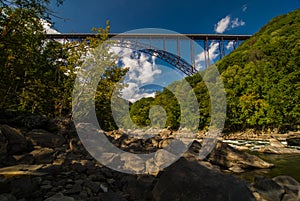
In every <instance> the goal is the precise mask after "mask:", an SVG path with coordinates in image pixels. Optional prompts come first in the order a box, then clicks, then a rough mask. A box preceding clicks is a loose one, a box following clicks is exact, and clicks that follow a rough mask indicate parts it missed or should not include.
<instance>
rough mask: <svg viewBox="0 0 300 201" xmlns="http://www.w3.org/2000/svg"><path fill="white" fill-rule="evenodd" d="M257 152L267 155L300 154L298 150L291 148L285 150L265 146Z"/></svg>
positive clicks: (284, 148)
mask: <svg viewBox="0 0 300 201" xmlns="http://www.w3.org/2000/svg"><path fill="white" fill-rule="evenodd" d="M258 152H261V153H267V154H300V150H298V149H292V148H286V147H283V148H281V147H272V146H266V147H261V148H260V149H259V150H258Z"/></svg>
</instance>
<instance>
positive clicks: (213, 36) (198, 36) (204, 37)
mask: <svg viewBox="0 0 300 201" xmlns="http://www.w3.org/2000/svg"><path fill="white" fill-rule="evenodd" d="M115 36H120V37H121V38H124V39H126V38H139V39H142V38H144V39H149V38H153V39H155V38H168V39H171V38H174V39H176V38H182V37H183V36H186V37H188V38H190V39H192V40H227V41H231V40H233V41H239V40H241V41H243V40H247V39H248V38H250V37H251V36H252V35H228V34H154V33H151V34H147V33H140V34H139V33H134V34H126V33H125V34H121V35H120V34H117V33H109V34H108V37H109V38H112V37H115ZM46 37H47V38H49V39H85V38H87V37H96V34H93V33H62V34H47V35H46Z"/></svg>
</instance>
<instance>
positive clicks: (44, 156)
mask: <svg viewBox="0 0 300 201" xmlns="http://www.w3.org/2000/svg"><path fill="white" fill-rule="evenodd" d="M53 153H54V150H53V149H51V148H47V147H44V148H40V149H35V150H33V151H32V152H30V154H31V155H32V156H33V157H34V159H35V163H36V164H42V163H52V162H53V161H54V157H53Z"/></svg>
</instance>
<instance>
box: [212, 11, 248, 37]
mask: <svg viewBox="0 0 300 201" xmlns="http://www.w3.org/2000/svg"><path fill="white" fill-rule="evenodd" d="M245 24H246V23H245V22H244V21H243V20H241V19H239V18H234V19H232V18H231V17H230V16H229V15H227V16H226V17H224V18H222V19H221V20H220V21H219V22H218V23H217V24H216V25H215V32H216V33H220V34H222V33H224V32H225V31H227V30H230V29H233V28H236V27H240V26H244V25H245Z"/></svg>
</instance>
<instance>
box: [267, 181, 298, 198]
mask: <svg viewBox="0 0 300 201" xmlns="http://www.w3.org/2000/svg"><path fill="white" fill-rule="evenodd" d="M272 180H273V181H275V182H276V183H277V184H278V185H279V186H281V187H282V188H283V189H284V190H285V194H284V196H283V198H282V201H293V200H300V184H299V182H298V181H296V180H295V179H294V178H292V177H290V176H284V175H283V176H277V177H274V178H273V179H272Z"/></svg>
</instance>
